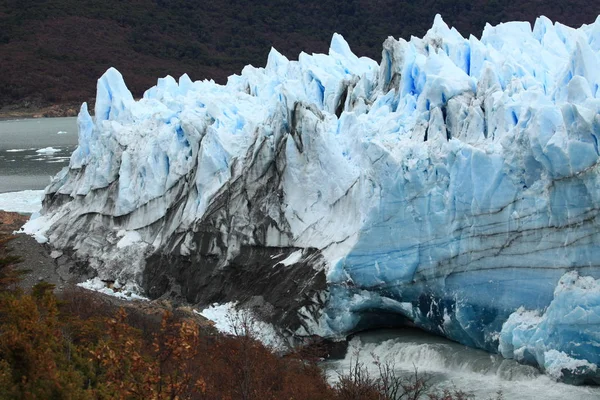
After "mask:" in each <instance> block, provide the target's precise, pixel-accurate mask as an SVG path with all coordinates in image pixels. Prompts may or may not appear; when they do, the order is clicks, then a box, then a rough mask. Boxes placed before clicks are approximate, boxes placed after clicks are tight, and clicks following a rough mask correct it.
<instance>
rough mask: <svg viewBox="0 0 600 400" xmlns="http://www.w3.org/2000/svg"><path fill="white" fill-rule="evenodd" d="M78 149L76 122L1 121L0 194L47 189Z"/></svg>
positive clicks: (48, 119)
mask: <svg viewBox="0 0 600 400" xmlns="http://www.w3.org/2000/svg"><path fill="white" fill-rule="evenodd" d="M48 147H52V148H53V149H56V150H58V151H56V152H54V151H52V150H49V151H42V152H39V150H43V149H46V148H48ZM76 147H77V118H36V119H23V120H13V121H0V193H6V192H13V191H20V190H26V189H43V188H45V187H46V186H47V185H48V183H50V179H51V177H52V176H54V175H56V173H57V172H58V171H60V170H61V169H62V168H63V167H65V166H67V165H69V157H70V156H71V153H72V152H73V150H75V148H76Z"/></svg>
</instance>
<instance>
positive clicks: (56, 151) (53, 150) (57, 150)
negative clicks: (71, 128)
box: [35, 147, 60, 154]
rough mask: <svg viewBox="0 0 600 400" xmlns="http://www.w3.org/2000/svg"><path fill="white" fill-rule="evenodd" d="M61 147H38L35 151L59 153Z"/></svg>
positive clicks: (39, 152)
mask: <svg viewBox="0 0 600 400" xmlns="http://www.w3.org/2000/svg"><path fill="white" fill-rule="evenodd" d="M59 151H60V149H56V148H54V147H44V148H43V149H38V150H36V151H35V152H36V153H38V154H54V153H58V152H59Z"/></svg>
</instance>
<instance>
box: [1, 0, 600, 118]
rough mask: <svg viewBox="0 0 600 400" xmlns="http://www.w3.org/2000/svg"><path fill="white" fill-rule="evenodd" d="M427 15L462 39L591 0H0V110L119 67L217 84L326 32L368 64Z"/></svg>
mask: <svg viewBox="0 0 600 400" xmlns="http://www.w3.org/2000/svg"><path fill="white" fill-rule="evenodd" d="M436 13H440V14H442V16H443V17H444V19H445V20H446V22H447V23H448V24H449V25H451V26H455V27H456V28H457V29H458V30H459V31H460V32H461V33H462V34H463V35H467V34H469V33H470V34H474V35H476V36H479V35H480V33H481V30H482V28H483V26H484V25H485V22H489V23H492V24H496V23H499V22H502V21H508V20H527V21H534V20H535V17H537V16H538V15H541V14H543V15H546V16H547V17H549V18H550V19H552V20H554V21H559V22H562V23H564V24H567V25H570V26H580V25H581V24H583V23H591V22H593V21H594V20H595V18H596V16H597V15H598V13H600V6H599V5H598V4H597V3H596V2H589V1H585V0H574V1H571V2H568V3H567V2H564V1H561V0H548V1H539V0H523V1H516V0H507V1H505V2H500V1H498V0H471V1H468V0H458V1H453V0H452V1H451V0H423V1H419V2H416V1H396V0H377V1H367V0H349V1H344V2H339V1H335V0H319V1H315V0H307V1H302V2H290V1H282V0H268V1H267V0H254V1H248V0H230V1H224V0H213V1H210V2H204V1H194V2H192V1H187V0H132V1H127V2H122V1H115V0H102V1H100V0H53V1H48V0H18V1H17V0H1V1H0V26H1V27H2V29H1V30H0V56H1V59H2V61H1V63H0V107H5V106H9V105H12V106H14V105H17V106H21V107H24V106H33V107H41V106H45V105H48V104H53V103H66V102H81V101H84V100H89V99H90V98H93V96H94V93H95V84H96V80H97V79H98V77H99V76H100V75H101V74H102V73H103V72H104V71H105V70H106V69H107V68H108V67H110V66H114V67H116V68H117V69H119V70H120V71H121V72H122V74H123V75H124V77H125V80H126V82H127V84H128V86H129V87H130V88H131V90H132V91H133V93H134V95H135V96H140V95H141V94H142V93H143V91H144V90H145V89H146V88H148V87H149V86H151V85H153V84H154V83H155V82H156V78H157V77H161V76H164V75H167V74H170V75H173V76H175V77H178V76H179V75H181V74H182V73H184V72H186V73H188V74H189V75H190V76H191V78H192V79H204V78H212V79H215V80H216V81H217V82H224V81H225V80H226V77H227V76H228V75H230V74H232V73H236V72H239V71H240V70H241V68H242V67H243V66H244V65H246V64H253V65H255V66H261V65H264V63H265V60H266V56H267V53H268V51H269V49H270V48H271V47H275V48H277V49H278V50H279V51H280V52H282V53H283V54H284V55H286V56H288V57H291V58H297V56H298V53H299V52H300V51H306V52H309V53H310V52H325V51H327V48H328V45H329V41H330V39H331V35H332V33H333V32H338V33H341V34H342V35H343V36H344V37H345V38H346V39H347V40H348V42H349V43H350V45H351V47H352V49H353V51H354V52H355V53H357V54H359V55H366V56H369V57H372V58H374V59H376V60H379V58H380V53H381V43H382V41H383V40H384V39H385V38H386V37H387V36H390V35H392V36H395V37H403V38H409V37H410V36H411V35H418V36H422V35H423V34H424V33H425V32H426V30H427V29H428V27H430V26H431V23H432V21H433V17H434V15H435V14H436Z"/></svg>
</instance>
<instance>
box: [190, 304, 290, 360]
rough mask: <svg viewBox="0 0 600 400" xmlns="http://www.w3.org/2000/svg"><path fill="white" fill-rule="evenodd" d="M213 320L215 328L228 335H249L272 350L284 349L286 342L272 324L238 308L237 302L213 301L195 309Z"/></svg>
mask: <svg viewBox="0 0 600 400" xmlns="http://www.w3.org/2000/svg"><path fill="white" fill-rule="evenodd" d="M196 312H197V313H198V314H200V315H202V316H203V317H204V318H207V319H209V320H211V321H213V322H214V324H215V328H216V329H217V330H218V331H219V332H222V333H226V334H229V335H236V336H241V335H246V334H248V335H250V336H251V337H253V338H255V339H257V340H259V341H260V342H261V343H262V344H264V345H265V346H267V347H270V348H272V349H274V350H285V349H286V342H285V340H284V339H283V337H282V336H281V335H280V334H278V333H277V330H276V329H275V328H274V327H273V325H271V324H268V323H266V322H263V321H260V320H259V319H257V317H256V316H255V315H254V314H253V313H252V311H249V310H244V309H238V308H237V303H235V302H230V303H225V304H218V303H215V304H213V305H211V306H210V307H208V308H205V309H204V310H202V311H196Z"/></svg>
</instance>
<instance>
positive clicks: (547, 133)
mask: <svg viewBox="0 0 600 400" xmlns="http://www.w3.org/2000/svg"><path fill="white" fill-rule="evenodd" d="M598 35H600V18H599V19H597V20H596V22H595V23H593V24H591V25H586V26H582V27H581V28H579V29H572V28H569V27H566V26H564V25H561V24H559V23H556V24H553V23H552V22H551V21H549V20H548V19H547V18H545V17H540V18H538V19H537V20H536V22H535V24H534V26H531V25H530V24H529V23H526V22H509V23H503V24H499V25H497V26H491V25H487V26H486V27H485V29H484V31H483V34H482V36H481V38H480V39H478V38H475V37H473V36H471V37H469V38H464V37H463V36H462V35H461V34H460V33H459V32H458V31H456V30H455V29H453V28H450V27H448V26H447V25H446V24H445V23H444V21H443V20H442V18H441V17H439V16H438V17H436V18H435V20H434V23H433V26H432V28H431V29H430V30H429V31H428V32H427V34H426V35H425V36H424V37H423V38H416V37H412V38H411V39H410V40H409V41H406V40H404V39H398V40H396V39H393V38H388V39H387V40H386V41H385V42H384V43H383V50H382V60H381V62H380V63H379V64H378V63H377V62H376V61H374V60H370V59H368V58H364V57H363V58H359V57H357V56H356V55H354V54H353V53H352V51H351V50H350V47H349V46H348V44H347V43H346V42H345V41H344V39H343V38H342V36H340V35H337V34H336V35H334V36H333V38H332V41H331V46H330V49H329V52H328V54H312V55H309V54H306V53H301V54H300V55H299V57H298V60H297V61H294V60H289V59H287V58H286V57H285V56H283V55H282V54H280V53H278V52H277V51H276V50H274V49H273V50H271V52H270V53H269V56H268V58H267V63H266V66H265V67H264V68H256V67H253V66H246V67H245V68H244V69H243V70H242V72H241V73H240V74H239V75H232V76H230V77H229V79H228V81H227V84H226V85H218V84H216V83H214V82H213V81H206V80H205V81H197V82H192V81H191V80H190V79H189V77H187V75H184V76H182V77H181V78H180V79H179V80H178V81H177V80H175V79H174V78H173V77H170V76H167V77H165V78H161V79H159V80H158V82H157V84H156V86H154V87H152V88H150V89H148V90H147V91H146V92H145V93H144V96H143V98H142V99H140V100H139V101H135V100H134V99H133V96H132V95H131V93H130V92H129V90H128V89H127V87H126V85H125V82H124V81H123V78H122V76H121V75H120V73H119V72H118V71H117V70H116V69H114V68H111V69H109V70H108V71H107V72H106V73H105V74H104V75H103V76H102V77H101V78H100V79H99V81H98V90H97V97H96V102H95V117H94V118H92V117H91V116H90V114H89V112H88V109H87V104H85V103H84V104H83V105H82V107H81V111H80V113H79V116H78V128H79V145H78V147H77V149H76V150H75V151H74V152H73V154H72V155H71V159H70V163H69V168H68V169H64V170H63V171H61V172H60V173H59V174H58V175H57V176H56V177H55V178H54V180H53V181H52V183H51V185H50V186H49V187H48V188H47V189H46V193H47V194H48V195H50V197H51V198H56V199H58V200H57V201H55V202H49V205H48V206H47V208H46V209H44V210H43V212H42V213H43V215H42V216H41V217H40V218H38V219H36V220H33V221H32V222H31V224H30V225H29V226H28V227H27V229H28V232H33V233H35V234H36V235H38V237H39V238H40V239H41V240H43V239H44V238H45V239H46V240H48V241H50V243H52V245H53V246H55V247H57V248H73V249H77V255H78V256H80V257H82V258H86V259H90V260H93V261H94V263H95V264H94V266H95V268H96V269H97V270H98V273H99V274H100V275H102V276H116V277H118V278H119V279H121V280H123V281H128V280H133V281H134V282H137V283H141V280H142V277H143V269H144V266H145V264H144V260H145V259H146V258H147V257H148V256H149V255H150V254H152V253H154V254H156V253H160V252H163V251H164V252H180V253H181V255H184V256H185V255H190V254H192V253H193V252H198V251H199V246H198V245H197V243H195V241H196V240H198V241H199V242H200V241H201V240H204V239H206V238H207V237H208V234H206V233H205V232H199V231H198V230H197V228H198V226H199V224H201V223H207V221H213V222H211V223H213V224H214V225H215V226H213V227H211V228H214V229H213V230H212V233H211V235H212V234H214V235H215V236H217V233H218V235H220V237H219V239H218V240H216V239H215V240H213V239H214V238H211V239H210V240H206V243H208V242H210V246H212V247H211V248H210V249H209V250H208V251H209V253H210V255H211V256H214V257H216V258H217V259H218V261H219V263H220V264H219V265H220V266H225V265H226V264H227V262H228V261H230V260H232V259H234V258H235V257H236V256H237V255H238V254H239V251H240V249H241V248H242V247H243V246H256V247H261V246H263V247H282V248H286V249H312V250H311V251H316V252H319V255H321V256H322V258H323V259H324V262H322V263H320V264H318V265H317V264H316V265H315V268H322V269H323V270H324V272H325V273H326V275H327V281H328V284H329V292H330V295H329V297H328V301H327V302H326V303H325V304H324V305H323V312H322V313H321V314H320V315H321V319H320V320H319V321H313V322H314V324H313V323H312V322H311V323H310V324H309V323H307V326H309V327H311V329H313V330H314V332H320V333H323V332H325V334H327V335H330V336H333V337H336V336H343V335H345V334H346V333H348V332H351V331H352V330H353V329H354V328H355V327H356V325H357V324H358V323H359V322H360V319H361V318H360V316H361V315H362V314H363V313H371V314H377V313H378V312H382V313H384V315H385V313H388V312H392V313H398V314H402V315H403V316H405V317H407V318H409V319H411V320H412V321H414V323H415V324H417V325H419V326H421V327H423V328H425V329H427V330H430V331H432V332H435V333H438V334H443V335H446V336H448V337H450V338H452V339H453V340H455V341H458V342H461V343H463V344H466V345H469V346H474V347H479V348H483V349H487V350H489V351H497V350H498V345H499V343H498V338H499V337H500V338H501V337H502V334H500V335H499V332H502V331H503V325H506V324H505V323H507V321H509V320H510V318H511V315H513V314H514V313H517V314H514V315H515V317H513V319H512V320H510V324H509V325H506V326H507V327H508V326H512V325H511V324H513V325H514V326H519V327H521V328H519V329H521V330H513V331H511V332H514V333H517V332H521V331H522V333H523V335H522V336H519V335H517V336H515V337H516V338H521V337H522V340H524V341H525V342H524V343H525V344H524V346H520V345H519V344H518V343H515V342H514V340H512V341H511V340H509V339H507V338H508V337H509V336H510V333H509V331H506V332H504V333H506V335H505V336H504V337H505V339H506V340H507V342H506V343H505V345H506V348H505V349H506V351H505V352H506V354H507V356H511V353H512V356H513V357H517V358H518V357H520V355H519V354H521V353H519V349H523V352H522V356H523V357H529V356H528V354H529V351H525V349H529V347H528V346H529V345H530V343H529V339H528V336H527V335H528V334H529V333H528V332H529V331H530V329H529V328H527V326H529V325H527V324H533V323H534V322H535V318H538V317H540V318H541V316H542V315H546V317H545V318H548V314H547V313H548V311H549V310H552V309H551V308H549V307H551V303H553V302H556V301H562V300H561V299H563V300H564V299H569V302H570V303H569V304H570V306H569V307H571V308H569V310H571V311H572V312H570V313H563V312H562V311H561V312H560V313H563V314H564V316H565V317H566V316H569V317H570V318H571V317H572V318H576V316H577V315H579V314H580V313H583V315H588V316H593V315H594V312H591V311H590V310H589V309H587V308H586V307H579V308H578V307H577V305H578V304H581V303H582V302H583V300H584V298H585V299H588V297H586V296H590V297H589V299H588V300H590V301H592V300H593V301H595V300H594V299H596V297H594V296H597V295H596V294H594V293H595V292H593V291H592V292H586V291H582V290H580V291H578V290H571V291H569V293H570V294H568V295H566V294H558V295H557V294H556V293H555V292H554V288H555V287H556V285H557V282H559V280H560V279H561V277H562V276H564V275H565V273H567V272H568V271H571V270H577V271H579V272H581V277H580V278H579V280H581V279H583V276H589V279H599V278H600V261H599V260H600V246H598V245H597V244H598V243H599V242H600V218H599V217H600V214H599V212H598V210H600V207H599V205H600V167H599V165H600V164H599V154H600V150H599V147H598V139H599V138H600V70H599V69H598V68H597V65H598V63H599V61H600V46H598V42H597V38H598V37H599V36H598ZM225 197H226V198H225ZM241 199H242V200H241ZM59 200H60V201H59ZM230 200H232V201H230ZM219 213H222V214H219ZM219 215H222V217H219ZM34 221H35V222H34ZM73 229H76V230H77V234H76V235H75V234H73ZM121 231H125V232H132V233H131V234H126V235H125V236H122V237H118V232H121ZM127 235H129V236H127ZM199 237H200V239H198V238H199ZM213 242H214V243H217V244H214V245H213V244H212V243H213ZM119 243H120V245H119ZM174 243H177V245H174ZM203 243H204V242H203ZM220 243H223V245H221V247H219V244H220ZM124 244H128V245H127V246H124ZM179 244H181V245H179ZM299 251H301V250H294V253H293V254H290V255H289V256H288V257H287V258H286V259H285V260H284V261H285V262H284V265H287V266H289V265H291V264H294V263H295V262H296V261H298V260H300V259H301V258H299V257H302V254H306V253H302V252H300V253H298V252H299ZM286 254H289V253H286ZM268 261H270V260H268ZM581 296H584V297H581ZM598 298H600V296H598ZM557 299H558V300H557ZM521 308H522V310H521V311H518V310H520V309H521ZM559 309H560V310H567V309H563V308H559ZM519 315H520V316H519ZM517 316H519V318H525V319H528V320H529V322H525V321H521V322H519V321H517V319H515V318H517ZM548 320H549V319H548ZM577 321H578V324H577V325H575V326H574V327H573V328H572V331H569V332H568V335H566V336H564V337H562V338H561V337H556V338H554V339H555V340H554V342H553V343H552V347H548V348H545V349H543V350H544V351H542V349H541V348H540V349H537V348H536V349H537V350H535V351H536V353H535V354H536V355H535V357H534V358H535V360H533V362H538V363H541V364H540V365H545V363H546V358H548V359H551V360H552V363H553V364H552V365H555V360H560V359H562V358H561V357H555V356H556V354H558V353H553V352H552V350H555V351H557V352H559V353H561V352H562V353H565V354H566V356H567V357H569V358H573V359H574V360H579V361H581V362H583V361H586V362H590V363H593V364H597V363H598V362H599V361H600V360H597V359H592V357H590V356H588V354H600V344H599V343H600V340H597V339H598V338H597V332H598V325H597V324H596V322H594V321H595V320H594V319H577ZM532 326H533V325H532ZM531 329H534V328H531ZM535 329H537V330H538V331H540V332H542V333H540V335H542V336H544V335H548V337H553V336H552V335H551V332H550V331H549V330H548V329H550V326H548V325H545V324H544V323H543V322H540V323H539V324H538V325H537V328H535ZM306 333H307V334H310V333H311V332H306ZM565 333H567V332H565ZM536 334H537V333H536ZM503 340H504V339H503ZM571 342H572V343H576V344H577V345H579V344H583V343H589V345H586V346H588V347H586V346H583V345H582V346H583V347H586V348H587V349H588V352H587V353H581V352H579V351H578V350H577V348H576V347H573V346H571V345H570V344H569V343H571ZM515 344H516V345H517V346H515ZM511 346H512V350H511ZM583 347H581V348H583ZM538 350H539V351H538ZM515 351H517V353H516V354H515ZM548 352H550V353H548ZM546 353H548V355H547V356H546V355H545V354H546ZM544 357H546V358H544ZM579 361H576V362H579ZM582 365H583V364H582ZM553 368H554V367H553ZM588 369H589V370H590V371H589V372H590V374H593V371H591V369H590V368H588ZM599 379H600V378H599Z"/></svg>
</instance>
